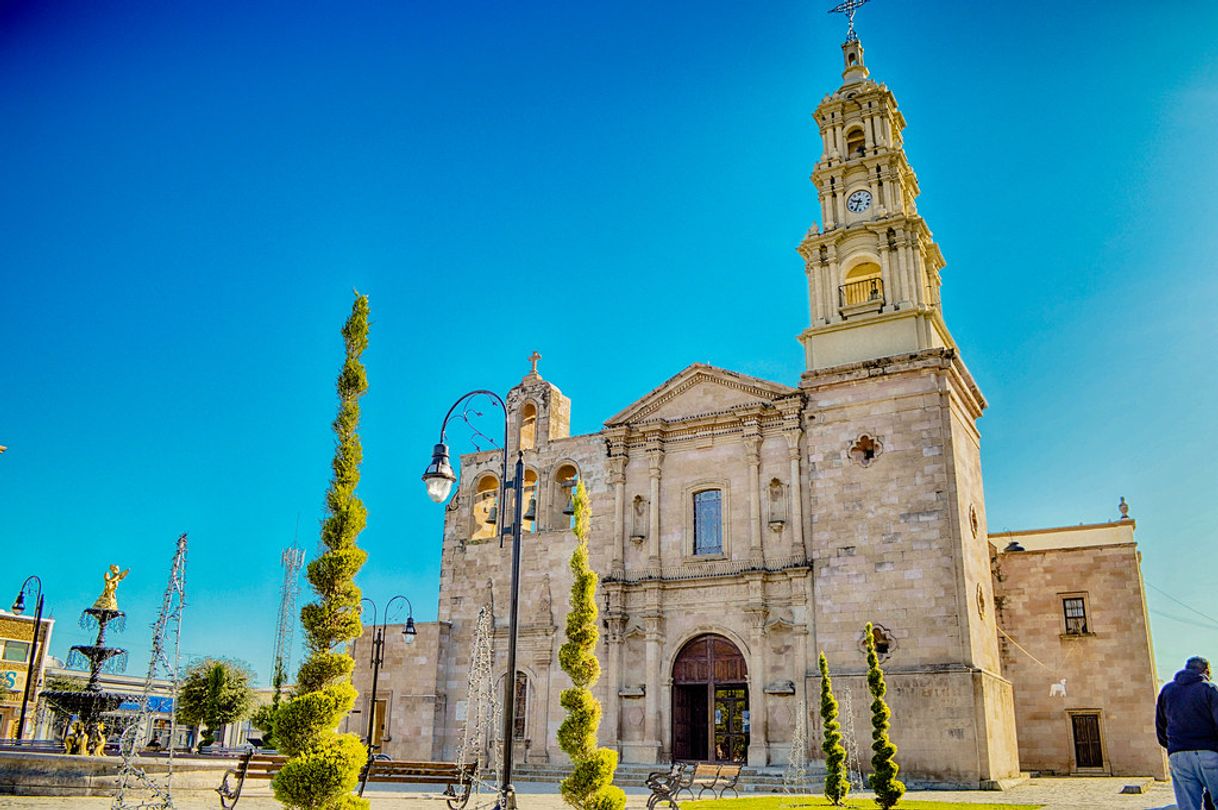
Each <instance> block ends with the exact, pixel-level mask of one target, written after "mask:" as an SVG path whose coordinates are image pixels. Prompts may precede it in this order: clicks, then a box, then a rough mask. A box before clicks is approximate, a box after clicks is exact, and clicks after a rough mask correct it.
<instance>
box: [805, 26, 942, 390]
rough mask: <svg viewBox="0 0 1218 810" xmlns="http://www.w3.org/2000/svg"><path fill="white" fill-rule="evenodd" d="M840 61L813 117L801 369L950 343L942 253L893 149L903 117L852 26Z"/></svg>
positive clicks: (898, 144) (914, 183)
mask: <svg viewBox="0 0 1218 810" xmlns="http://www.w3.org/2000/svg"><path fill="white" fill-rule="evenodd" d="M842 58H843V61H844V69H843V71H842V86H841V87H839V88H838V89H837V90H836V91H835V92H833V93H831V94H830V95H828V96H825V98H824V99H823V100H822V101H821V103H820V105H819V106H818V107H817V108H816V112H815V113H814V115H813V118H814V119H815V121H816V123H817V126H818V127H819V129H820V135H821V140H822V141H823V144H824V148H823V151H822V154H821V158H820V161H819V162H818V163H817V164H816V168H815V170H814V171H813V172H812V178H811V179H812V183H813V184H814V185H815V186H816V190H817V193H818V196H819V198H820V208H821V216H820V219H821V225H820V226H817V225H816V224H815V223H814V224H813V225H812V227H811V228H810V229H809V230H808V233H807V235H806V236H805V237H804V239H803V241H802V242H800V244H799V254H800V255H801V256H802V257H803V259H804V266H805V269H806V272H807V276H808V300H809V310H810V316H811V325H810V326H809V327H808V328H807V329H806V330H804V332H803V334H801V335H800V336H799V340H800V342H801V343H802V344H803V346H804V355H805V360H806V363H807V373H809V374H815V373H816V372H818V371H820V370H822V369H826V368H831V367H834V366H840V365H844V364H847V363H854V362H859V361H864V360H876V359H880V358H883V357H891V356H895V355H900V354H906V353H909V352H915V351H919V350H922V349H934V348H953V347H954V345H955V344H954V343H953V341H952V338H951V335H950V334H949V333H948V331H947V325H946V324H945V323H944V321H943V312H942V308H941V303H940V299H939V283H940V282H939V272H940V270H942V269H943V264H944V262H943V255H942V254H941V253H940V252H939V247H938V245H936V244H935V242H934V238H933V237H932V236H931V232H930V229H929V228H928V227H927V226H926V222H925V221H924V220H923V219H922V217H920V216H918V208H917V202H916V201H917V197H918V180H917V177H916V176H915V175H914V171H913V169H912V168H911V167H910V165H909V160H908V159H907V158H906V156H905V150H904V148H903V147H902V139H901V132H902V130H903V129H904V128H905V118H904V116H902V115H901V111H900V110H899V109H897V101H896V98H895V97H894V96H893V94H892V92H891V91H890V90H889V89H888V87H887V86H886V85H884V84H879V83H877V82H875V81H874V80H873V79H871V78H870V73H869V71H868V70H867V66H866V63H865V62H864V60H863V45H862V43H861V42H859V40H858V37H857V36H855V35H854V30H853V27H851V30H850V32H849V34H848V35H847V39H846V42H844V43H843V44H842Z"/></svg>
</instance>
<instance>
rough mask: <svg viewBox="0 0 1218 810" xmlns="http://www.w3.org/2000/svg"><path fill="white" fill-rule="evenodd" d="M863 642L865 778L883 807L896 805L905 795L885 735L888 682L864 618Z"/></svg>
mask: <svg viewBox="0 0 1218 810" xmlns="http://www.w3.org/2000/svg"><path fill="white" fill-rule="evenodd" d="M864 632H865V634H866V637H865V643H866V645H867V688H868V690H870V692H871V698H872V700H871V739H872V743H871V750H872V751H873V752H874V753H873V755H872V757H871V767H872V774H871V776H870V778H869V779H868V780H867V781H868V783H869V784H870V785H871V789H872V790H874V791H875V803H876V804H878V805H879V806H880V807H881V808H882V809H883V810H888V808H890V807H893V806H894V805H896V803H897V802H898V801H900V800H901V797H902V796H903V795H905V784H904V783H903V782H902V781H901V780H900V779H897V773H898V772H899V771H900V770H901V766H899V765H897V761H896V755H897V747H896V746H895V745H893V744H892V740H890V739H888V727H889V724H888V720H889V718H891V717H892V712H891V711H890V710H889V709H888V704H887V703H886V702H884V695H885V694H886V693H887V692H888V686H887V685H886V684H885V683H884V670H882V669H880V657H879V656H878V655H877V654H876V651H875V636H874V635H873V633H872V627H871V622H867V628H866V630H865V631H864Z"/></svg>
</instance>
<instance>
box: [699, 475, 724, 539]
mask: <svg viewBox="0 0 1218 810" xmlns="http://www.w3.org/2000/svg"><path fill="white" fill-rule="evenodd" d="M722 553H723V493H722V492H720V491H719V490H717V489H707V490H703V491H702V492H696V493H694V554H722Z"/></svg>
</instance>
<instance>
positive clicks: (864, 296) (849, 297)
mask: <svg viewBox="0 0 1218 810" xmlns="http://www.w3.org/2000/svg"><path fill="white" fill-rule="evenodd" d="M844 281H845V283H844V284H842V287H841V306H843V307H853V306H858V305H859V304H868V303H877V304H879V303H883V302H884V282H883V280H882V279H881V278H880V266H879V265H878V264H876V263H875V262H871V261H865V262H860V263H859V264H856V265H855V266H854V267H852V268H850V272H848V273H846V278H845V279H844Z"/></svg>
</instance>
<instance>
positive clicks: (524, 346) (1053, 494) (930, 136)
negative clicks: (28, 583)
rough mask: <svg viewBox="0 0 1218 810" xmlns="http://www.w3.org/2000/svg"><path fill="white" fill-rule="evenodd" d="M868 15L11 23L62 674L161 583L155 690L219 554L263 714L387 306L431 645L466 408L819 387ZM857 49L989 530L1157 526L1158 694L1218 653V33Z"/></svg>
mask: <svg viewBox="0 0 1218 810" xmlns="http://www.w3.org/2000/svg"><path fill="white" fill-rule="evenodd" d="M829 5H830V3H828V2H820V1H819V0H818V1H817V2H813V1H812V0H801V1H800V2H795V0H773V2H767V3H765V4H757V3H749V4H745V3H733V2H718V1H717V0H711V1H709V2H708V1H707V0H701V1H700V2H697V3H695V2H676V1H675V0H674V1H673V2H665V3H660V4H657V3H643V2H635V1H634V0H623V1H622V2H617V3H612V4H610V3H559V2H525V3H512V4H507V3H490V2H471V1H469V0H452V1H450V2H444V3H435V2H396V3H377V2H367V3H298V2H297V3H277V2H262V3H251V4H215V3H185V2H180V3H121V2H98V1H96V0H90V2H71V1H70V0H65V1H64V2H60V3H55V4H50V3H35V2H28V3H23V2H3V0H0V121H3V122H4V125H3V126H2V127H0V154H3V155H4V159H3V160H2V161H0V222H2V223H3V238H2V239H0V300H2V301H3V302H4V315H3V317H2V318H0V345H2V346H3V347H4V353H3V356H2V366H0V368H2V369H3V373H4V386H3V392H4V393H3V396H0V444H5V445H8V446H9V450H8V452H7V453H6V454H5V455H3V456H0V543H2V544H3V548H4V553H5V559H6V565H5V566H4V571H5V573H4V576H3V577H0V598H2V599H3V601H4V602H5V604H7V600H8V599H10V598H11V597H10V596H6V595H4V594H8V593H9V591H10V590H11V591H13V592H15V590H16V588H17V587H18V585H19V584H20V582H21V579H22V578H24V576H25V575H26V574H27V573H34V572H36V573H38V574H40V575H41V576H42V578H43V580H44V582H45V584H46V594H47V599H48V605H49V608H50V609H51V610H53V612H54V615H55V616H56V617H57V618H58V619H59V620H60V623H59V627H58V629H57V633H56V642H55V644H54V645H53V647H54V649H53V651H54V652H55V653H56V654H60V655H62V654H64V653H65V652H66V648H67V646H68V645H70V644H72V643H81V642H82V641H83V640H84V637H83V634H82V631H80V630H78V629H77V628H76V626H75V620H76V617H77V615H78V613H79V611H80V609H81V608H83V607H84V606H86V605H87V604H89V603H91V602H92V600H93V599H94V598H95V597H96V595H97V592H98V591H99V589H100V585H101V579H100V577H101V572H102V570H103V569H104V568H105V566H106V565H108V564H109V563H110V562H118V563H121V564H122V565H124V566H130V567H131V569H132V574H131V576H130V577H129V578H128V579H127V581H126V582H124V583H123V586H122V588H121V589H120V592H119V595H120V600H121V601H122V602H123V605H124V607H125V608H126V609H127V610H128V612H129V613H130V616H131V618H130V623H129V629H128V630H127V631H126V633H124V634H122V635H121V636H119V637H116V639H115V641H120V640H121V642H122V643H124V644H126V645H127V646H129V647H130V648H131V650H132V666H131V670H130V671H133V672H138V671H141V670H142V668H143V667H144V666H145V665H146V658H147V646H148V632H147V626H148V624H149V623H151V621H152V620H153V619H154V617H155V610H156V606H157V605H158V604H159V601H160V593H161V591H162V589H163V588H164V585H165V577H166V574H167V573H168V565H169V561H170V557H171V555H172V551H173V544H174V540H175V538H176V537H177V535H178V534H179V533H180V532H182V531H189V532H190V537H191V547H190V560H189V573H188V589H189V607H188V610H187V613H186V619H185V626H184V641H183V647H184V650H185V651H186V652H187V653H188V654H193V655H203V654H227V655H233V656H236V657H240V658H243V659H246V660H248V661H250V662H251V663H252V664H254V666H255V667H256V668H257V669H258V671H259V673H260V675H261V677H262V680H263V681H264V682H265V681H266V679H267V675H268V672H269V662H270V656H271V647H272V637H273V632H274V622H275V609H276V603H277V593H278V588H279V581H280V573H279V555H280V550H281V549H282V548H283V547H284V546H286V545H287V544H289V543H290V542H292V540H293V537H294V535H295V533H296V530H297V529H296V527H297V525H299V537H300V541H301V543H302V544H303V545H304V546H305V547H306V548H308V549H310V550H311V549H312V548H314V547H315V545H316V542H317V524H318V519H319V517H320V515H321V506H322V497H323V493H324V491H325V487H326V482H327V479H328V462H329V457H330V453H331V433H330V428H329V423H330V420H331V419H332V418H333V413H334V407H335V401H334V394H333V380H334V377H335V374H336V373H337V370H338V366H339V362H340V358H341V345H340V342H339V338H338V328H339V326H340V325H341V323H342V320H343V318H344V317H345V315H346V313H347V311H348V309H349V306H350V299H351V290H352V289H353V288H358V289H359V290H360V291H362V292H366V293H367V294H369V296H370V298H371V305H372V313H373V327H372V335H371V347H370V348H369V350H368V352H367V354H366V355H365V361H366V363H367V366H368V374H369V378H370V381H371V390H370V391H369V393H368V395H367V397H365V399H364V402H363V404H364V429H363V437H364V443H365V453H366V462H365V465H364V468H363V474H364V480H363V484H362V486H361V494H362V496H363V497H364V499H365V501H366V503H367V504H368V507H369V510H370V522H369V526H368V529H367V531H366V532H365V533H364V535H363V537H362V541H361V542H362V545H363V546H364V547H365V548H367V549H368V550H369V552H370V554H371V562H370V564H369V565H368V567H367V568H366V569H365V571H364V572H363V573H362V574H361V577H360V583H361V585H362V586H363V587H364V588H365V590H366V592H367V594H368V595H370V596H372V597H374V598H375V599H377V600H378V601H381V602H382V603H383V602H384V600H385V599H387V598H388V597H389V596H390V595H392V594H394V593H399V592H400V593H403V594H405V595H407V596H408V597H410V599H411V601H412V603H413V605H414V609H415V616H416V618H417V619H420V620H428V619H432V618H434V617H435V613H436V594H437V581H438V565H439V540H440V526H441V513H440V510H439V509H437V508H435V507H434V506H432V505H431V504H430V502H429V501H427V499H426V497H425V495H424V492H423V488H422V485H421V483H420V482H419V474H420V473H421V471H422V468H423V467H424V466H425V464H426V463H427V461H428V454H429V452H430V446H431V444H432V442H433V441H434V436H435V433H436V431H437V429H438V427H439V420H440V418H441V417H442V416H443V413H444V410H445V409H446V408H447V406H448V405H449V403H450V402H451V400H452V399H453V398H455V397H456V396H457V395H458V394H460V393H462V392H463V391H465V390H467V389H469V388H472V387H483V386H486V387H493V388H497V389H498V390H501V391H502V390H506V389H507V388H508V387H510V386H511V385H512V384H514V383H515V382H516V381H517V380H518V379H519V378H520V376H521V375H522V374H523V373H524V372H525V371H527V368H528V366H527V362H526V359H525V358H526V357H527V356H528V354H529V353H530V352H531V351H532V350H533V349H538V350H540V351H541V352H542V353H543V355H544V359H543V360H542V363H541V370H542V372H543V374H544V375H545V376H546V377H547V378H548V379H550V380H552V381H553V382H555V383H556V384H557V385H559V386H560V387H561V388H562V389H563V391H564V393H566V394H567V395H568V396H570V397H571V399H572V401H573V429H574V430H575V431H577V432H589V431H593V430H596V429H597V427H598V426H599V424H600V423H601V421H602V420H604V419H605V418H607V417H608V416H610V415H612V414H613V413H615V412H616V411H618V410H619V409H620V408H622V407H624V406H625V405H627V404H628V403H629V402H631V401H632V400H633V399H635V398H637V397H638V396H640V395H642V394H643V393H645V392H647V391H648V390H650V389H651V388H652V387H654V386H655V385H657V384H658V383H659V382H661V381H662V380H664V379H666V378H667V377H668V376H670V375H671V374H673V373H675V372H676V371H678V370H680V369H681V368H683V367H684V366H686V365H687V364H689V363H691V362H694V361H703V362H709V363H714V364H716V365H721V366H725V367H728V368H732V369H737V370H740V371H743V372H746V373H750V374H755V375H759V376H762V377H767V378H771V379H775V380H779V381H782V382H787V383H794V382H795V381H797V380H798V377H799V373H800V372H801V370H802V357H801V352H800V348H799V346H798V344H797V343H796V341H795V335H796V334H798V333H799V332H800V331H801V330H802V329H803V328H804V326H805V325H806V317H807V315H806V313H807V300H806V287H805V283H804V273H803V268H802V264H801V260H800V259H799V257H798V256H797V255H796V253H795V250H794V248H795V245H796V244H797V242H798V241H799V239H800V237H801V236H802V235H803V233H804V232H805V230H806V229H807V227H808V225H809V224H810V223H811V222H812V221H813V220H814V219H816V218H817V204H816V195H815V191H814V189H813V188H812V186H811V184H810V183H809V182H808V180H807V176H808V174H809V173H810V172H811V169H812V167H813V165H814V163H815V162H816V159H817V157H818V155H819V153H820V145H819V139H818V137H817V134H816V130H815V128H814V126H813V125H812V123H811V121H810V113H811V112H812V110H813V109H814V108H815V107H816V104H817V103H818V102H819V100H820V99H821V97H822V96H823V95H824V94H825V93H827V92H829V91H831V90H833V89H835V88H836V87H837V86H838V84H839V83H840V70H841V64H840V63H841V56H840V51H839V45H840V42H841V39H842V37H843V32H844V20H842V19H841V18H840V17H837V16H833V17H830V16H829V15H827V14H825V13H824V10H825V9H826V8H827V7H828V6H829ZM858 30H859V33H860V36H861V38H862V41H863V44H864V45H865V47H866V49H867V62H868V65H869V66H870V67H871V70H872V73H873V76H874V77H875V78H877V79H879V80H880V81H884V82H886V83H887V84H888V85H889V87H890V88H891V89H892V90H893V91H894V92H895V93H896V95H897V99H898V101H899V102H900V104H901V108H902V110H903V111H904V113H905V116H906V118H907V120H908V123H909V126H908V129H907V130H906V145H907V149H908V153H909V156H910V159H911V161H912V163H913V165H914V168H915V169H916V171H917V172H918V176H919V180H920V182H921V186H922V196H921V198H920V201H919V206H920V211H921V213H922V214H923V215H924V216H925V217H926V219H927V221H928V223H929V224H930V226H931V228H932V229H933V230H934V232H935V236H936V238H937V240H938V242H939V244H940V245H941V247H942V249H943V252H944V254H945V256H946V258H947V262H948V266H947V268H946V270H945V271H944V276H943V277H944V288H943V298H944V309H945V314H946V318H947V322H948V324H949V326H950V328H951V329H952V331H953V334H954V335H955V338H956V340H957V341H958V343H959V344H960V346H961V348H962V351H963V353H964V357H965V359H966V361H967V363H968V364H969V366H970V368H971V369H972V371H973V373H974V374H975V376H976V377H977V379H978V381H979V383H980V385H981V387H982V389H983V391H984V392H985V394H986V395H987V397H988V399H989V402H990V410H989V411H988V412H987V415H986V416H985V417H984V419H983V420H982V422H981V428H982V431H983V442H984V445H983V447H984V465H985V466H984V470H985V478H986V492H987V504H988V514H989V520H990V527H991V529H992V530H994V531H999V530H1003V529H1019V528H1030V527H1039V526H1049V525H1065V524H1074V523H1080V522H1094V521H1100V520H1105V519H1112V518H1115V517H1116V516H1117V512H1116V505H1117V501H1118V498H1119V497H1120V496H1122V495H1123V496H1125V497H1126V498H1128V499H1129V501H1130V503H1131V505H1132V508H1133V511H1132V514H1133V515H1134V517H1136V518H1137V520H1138V539H1139V541H1140V543H1141V547H1142V551H1143V554H1144V572H1145V576H1146V580H1147V583H1148V584H1149V585H1151V586H1153V587H1152V589H1151V590H1150V591H1149V601H1150V607H1151V610H1152V619H1153V627H1154V636H1155V643H1156V648H1157V653H1158V655H1157V658H1158V661H1159V662H1160V668H1161V670H1163V672H1170V671H1171V670H1173V669H1174V668H1175V667H1177V666H1178V665H1179V663H1180V662H1181V661H1182V660H1183V658H1184V657H1185V656H1187V655H1189V654H1192V653H1194V652H1202V653H1206V652H1208V653H1209V654H1210V655H1212V656H1218V621H1215V620H1214V619H1213V618H1212V617H1216V616H1218V603H1216V599H1215V596H1214V593H1215V591H1214V589H1213V581H1212V580H1213V575H1212V568H1213V559H1214V555H1215V551H1216V550H1218V543H1216V542H1215V539H1216V535H1218V512H1216V511H1215V509H1214V508H1213V507H1212V500H1213V495H1214V492H1215V484H1216V483H1218V461H1216V460H1215V459H1216V456H1215V454H1214V452H1213V448H1214V446H1215V445H1216V444H1218V430H1216V428H1215V420H1214V417H1213V412H1214V403H1215V400H1216V397H1215V395H1216V394H1218V383H1216V382H1215V375H1214V373H1213V369H1214V361H1213V353H1214V349H1215V347H1216V345H1218V341H1216V340H1215V319H1214V316H1213V312H1214V306H1213V301H1214V300H1215V298H1218V273H1215V272H1214V271H1215V259H1214V257H1215V256H1218V229H1215V227H1214V223H1215V221H1218V210H1216V205H1215V196H1214V189H1215V188H1218V149H1215V148H1214V132H1215V131H1216V130H1218V48H1216V47H1215V45H1214V43H1215V42H1216V41H1218V38H1216V37H1215V33H1216V32H1218V6H1214V5H1213V4H1207V3H1196V2H1194V3H1185V2H1179V3H1167V2H1165V3H1159V4H1154V6H1153V7H1152V6H1151V5H1149V4H1146V3H1134V2H1116V1H1114V2H1105V3H1060V2H1053V3H1050V2H1022V3H1018V4H1015V3H984V4H982V3H974V2H963V0H960V2H942V3H929V2H923V3H916V4H915V3H909V2H894V1H892V0H876V2H874V3H872V4H870V5H869V6H868V7H867V8H865V9H864V10H863V11H862V12H861V13H860V15H859V18H858ZM1201 561H1204V563H1205V564H1204V565H1198V563H1199V562H1201ZM1155 589H1162V590H1163V591H1166V592H1167V593H1168V594H1170V595H1171V596H1173V597H1175V598H1176V599H1179V600H1181V601H1182V602H1184V603H1185V604H1186V605H1188V606H1189V607H1185V606H1182V605H1180V604H1178V603H1176V602H1173V601H1171V600H1170V599H1168V598H1167V597H1165V596H1163V595H1162V594H1161V593H1160V591H1158V590H1155ZM1190 608H1191V609H1193V610H1196V611H1200V612H1201V614H1205V616H1206V617H1210V618H1205V617H1203V616H1202V615H1199V614H1198V613H1195V612H1190ZM1190 622H1192V623H1190ZM1161 674H1162V673H1161Z"/></svg>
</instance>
